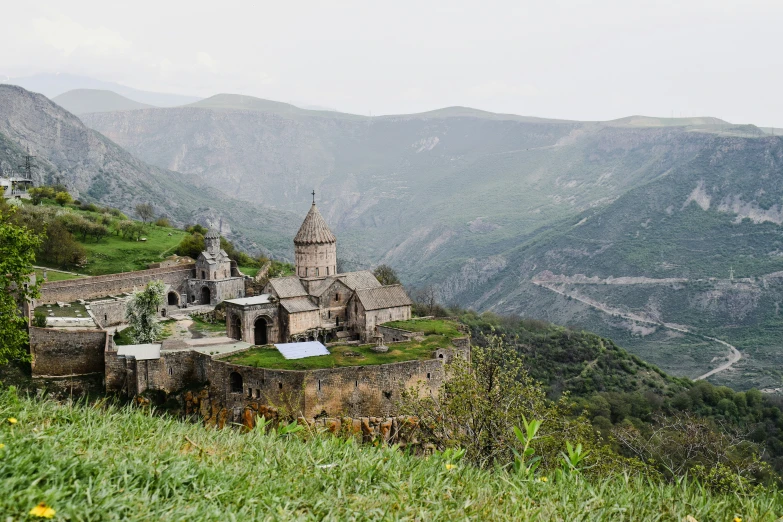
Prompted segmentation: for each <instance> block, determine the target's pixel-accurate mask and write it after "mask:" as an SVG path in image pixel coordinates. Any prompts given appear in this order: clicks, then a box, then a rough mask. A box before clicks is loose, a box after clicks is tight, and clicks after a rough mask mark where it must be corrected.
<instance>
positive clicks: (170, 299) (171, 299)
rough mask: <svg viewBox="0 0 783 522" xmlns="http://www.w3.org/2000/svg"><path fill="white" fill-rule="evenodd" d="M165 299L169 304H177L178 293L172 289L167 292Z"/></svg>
mask: <svg viewBox="0 0 783 522" xmlns="http://www.w3.org/2000/svg"><path fill="white" fill-rule="evenodd" d="M167 300H168V305H169V306H177V305H178V304H179V294H177V292H174V291H173V290H172V291H171V292H169V295H168V297H167Z"/></svg>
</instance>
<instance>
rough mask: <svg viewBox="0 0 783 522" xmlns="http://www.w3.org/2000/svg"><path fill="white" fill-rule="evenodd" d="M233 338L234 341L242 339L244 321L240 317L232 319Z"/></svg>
mask: <svg viewBox="0 0 783 522" xmlns="http://www.w3.org/2000/svg"><path fill="white" fill-rule="evenodd" d="M231 337H232V338H233V339H242V320H241V319H240V318H239V316H238V315H234V316H232V318H231Z"/></svg>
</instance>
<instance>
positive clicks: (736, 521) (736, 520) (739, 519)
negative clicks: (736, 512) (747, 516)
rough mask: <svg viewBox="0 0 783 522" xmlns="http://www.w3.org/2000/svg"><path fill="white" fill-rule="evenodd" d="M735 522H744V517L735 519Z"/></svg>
mask: <svg viewBox="0 0 783 522" xmlns="http://www.w3.org/2000/svg"><path fill="white" fill-rule="evenodd" d="M733 522H742V517H734V520H733Z"/></svg>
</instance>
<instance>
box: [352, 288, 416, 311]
mask: <svg viewBox="0 0 783 522" xmlns="http://www.w3.org/2000/svg"><path fill="white" fill-rule="evenodd" d="M356 298H357V299H358V300H359V302H360V303H362V306H363V307H364V309H365V310H381V309H383V308H395V307H398V306H410V305H412V304H413V301H411V298H410V297H408V294H406V293H405V289H403V288H402V286H401V285H389V286H381V287H379V288H359V289H358V290H356Z"/></svg>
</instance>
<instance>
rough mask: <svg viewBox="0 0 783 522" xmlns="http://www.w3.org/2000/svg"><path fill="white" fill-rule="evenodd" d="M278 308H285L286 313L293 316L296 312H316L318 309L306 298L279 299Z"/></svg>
mask: <svg viewBox="0 0 783 522" xmlns="http://www.w3.org/2000/svg"><path fill="white" fill-rule="evenodd" d="M280 306H282V307H283V308H285V310H286V312H288V313H289V314H295V313H297V312H312V311H313V310H318V307H317V306H316V305H314V304H313V303H312V302H311V301H310V300H309V299H308V298H306V297H292V298H290V299H281V300H280Z"/></svg>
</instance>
